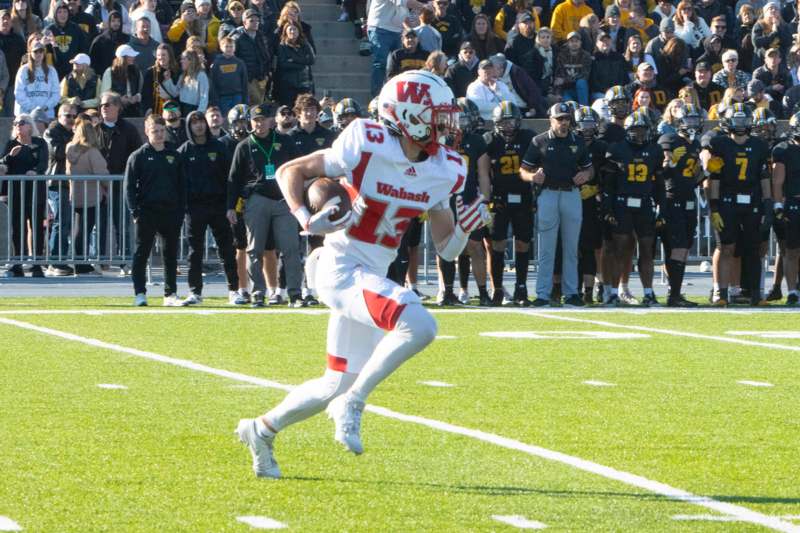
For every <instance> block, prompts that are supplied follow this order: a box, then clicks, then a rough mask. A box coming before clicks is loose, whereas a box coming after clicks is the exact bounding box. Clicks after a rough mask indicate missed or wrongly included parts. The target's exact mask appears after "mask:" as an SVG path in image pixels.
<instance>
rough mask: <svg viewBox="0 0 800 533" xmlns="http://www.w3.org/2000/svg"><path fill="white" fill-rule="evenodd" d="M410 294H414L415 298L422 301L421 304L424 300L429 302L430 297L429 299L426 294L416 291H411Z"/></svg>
mask: <svg viewBox="0 0 800 533" xmlns="http://www.w3.org/2000/svg"><path fill="white" fill-rule="evenodd" d="M411 292H413V293H414V294H416V295H417V298H419V299H420V300H422V301H423V302H424V301H425V300H430V299H431V297H430V296H428V295H427V294H423V293H421V292H419V291H418V290H417V289H411Z"/></svg>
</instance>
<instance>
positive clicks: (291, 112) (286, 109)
mask: <svg viewBox="0 0 800 533" xmlns="http://www.w3.org/2000/svg"><path fill="white" fill-rule="evenodd" d="M285 111H288V112H289V114H290V115H293V114H294V109H292V106H289V105H286V104H284V105H282V106H280V107H279V108H278V111H277V113H278V114H279V115H280V114H281V113H283V112H285Z"/></svg>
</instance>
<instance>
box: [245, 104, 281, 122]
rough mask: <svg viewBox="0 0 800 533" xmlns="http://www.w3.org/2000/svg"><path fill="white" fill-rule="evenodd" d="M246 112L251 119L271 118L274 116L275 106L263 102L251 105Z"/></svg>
mask: <svg viewBox="0 0 800 533" xmlns="http://www.w3.org/2000/svg"><path fill="white" fill-rule="evenodd" d="M248 113H249V115H250V118H251V119H254V118H258V117H263V118H272V117H274V116H275V106H273V105H272V104H270V103H267V102H265V103H263V104H258V105H254V106H251V107H250V110H249V111H248Z"/></svg>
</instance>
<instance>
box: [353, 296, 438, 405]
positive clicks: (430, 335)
mask: <svg viewBox="0 0 800 533" xmlns="http://www.w3.org/2000/svg"><path fill="white" fill-rule="evenodd" d="M435 338H436V321H435V320H434V318H433V316H431V314H430V313H429V312H428V311H427V310H426V309H425V308H424V307H422V306H421V305H418V304H411V305H407V306H406V308H405V309H404V310H403V312H402V313H401V314H400V318H399V319H398V320H397V324H396V325H395V328H394V329H393V330H392V331H390V332H389V333H387V334H386V336H384V337H383V339H381V341H380V342H379V343H378V345H377V346H376V347H375V351H374V352H372V357H370V358H369V360H368V361H367V364H366V365H364V368H363V369H362V370H361V373H360V374H359V375H358V378H357V379H356V381H355V383H353V386H352V387H350V390H349V391H348V394H351V395H353V396H354V397H355V398H356V399H358V400H361V401H366V400H367V396H369V394H370V393H371V392H372V391H373V390H374V389H375V387H377V386H378V384H379V383H380V382H381V381H383V380H384V379H386V378H387V377H389V375H390V374H391V373H392V372H394V371H395V370H397V368H398V367H399V366H400V365H402V364H403V363H404V362H405V361H407V360H408V359H410V358H411V357H412V356H413V355H415V354H417V353H419V352H421V351H422V350H423V349H425V347H426V346H427V345H428V344H430V343H431V342H433V339H435Z"/></svg>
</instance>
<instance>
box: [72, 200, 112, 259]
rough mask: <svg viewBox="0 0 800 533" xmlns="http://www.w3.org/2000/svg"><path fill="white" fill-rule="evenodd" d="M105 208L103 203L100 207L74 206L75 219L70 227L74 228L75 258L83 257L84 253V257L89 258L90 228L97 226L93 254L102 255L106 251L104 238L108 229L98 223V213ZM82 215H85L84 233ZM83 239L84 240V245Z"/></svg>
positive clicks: (105, 238)
mask: <svg viewBox="0 0 800 533" xmlns="http://www.w3.org/2000/svg"><path fill="white" fill-rule="evenodd" d="M104 210H105V205H103V206H102V207H76V208H75V220H73V221H72V227H73V228H75V233H74V234H75V239H74V242H75V257H76V258H83V257H84V255H85V256H86V259H89V257H88V256H89V237H90V236H91V234H92V230H93V229H95V228H97V235H96V240H95V244H96V247H95V251H94V255H97V256H103V255H104V254H105V253H106V240H107V235H108V233H107V232H108V230H107V229H106V227H105V226H104V225H103V224H102V223H99V222H100V221H99V220H98V219H99V215H100V212H101V211H104ZM83 217H86V224H85V226H86V234H85V235H84V233H83V228H84V220H83ZM84 240H85V241H86V246H85V247H84Z"/></svg>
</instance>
